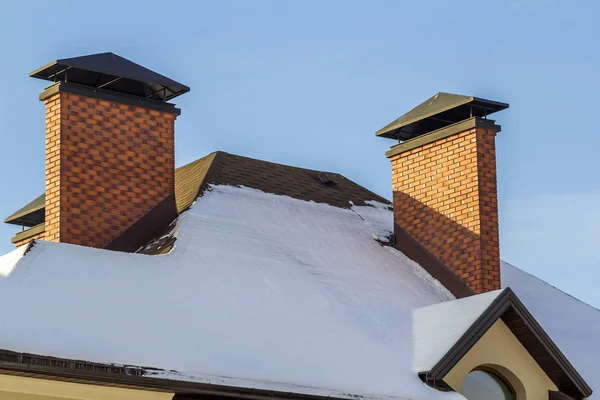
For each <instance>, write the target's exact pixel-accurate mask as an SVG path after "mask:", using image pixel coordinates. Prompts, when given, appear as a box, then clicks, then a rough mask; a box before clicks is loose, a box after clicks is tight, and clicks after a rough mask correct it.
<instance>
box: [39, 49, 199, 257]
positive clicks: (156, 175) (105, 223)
mask: <svg viewBox="0 0 600 400" xmlns="http://www.w3.org/2000/svg"><path fill="white" fill-rule="evenodd" d="M30 76H32V77H35V78H40V79H45V80H49V81H52V82H54V83H53V84H52V85H51V86H49V87H48V88H46V90H44V92H43V93H41V94H40V100H42V101H43V102H44V104H45V106H46V193H45V221H44V224H45V227H44V231H43V233H42V234H41V235H38V236H36V237H41V238H43V239H44V240H49V241H56V242H64V243H72V244H78V245H83V246H89V247H99V248H104V247H106V246H107V245H109V244H110V243H111V242H112V241H113V240H114V239H115V238H117V237H119V236H120V235H122V234H123V233H124V232H125V231H126V230H127V229H128V228H131V227H132V225H134V224H135V223H136V222H138V221H139V220H140V219H141V218H142V217H143V216H144V215H146V214H147V213H148V212H149V211H151V210H153V209H154V208H155V207H157V206H158V205H159V204H161V203H162V202H165V201H168V200H169V199H171V200H172V199H173V198H174V180H175V174H174V169H175V164H174V162H175V161H174V157H175V155H174V139H175V137H174V133H175V132H174V123H175V119H176V118H177V116H178V115H179V114H180V110H179V109H177V108H175V106H174V105H173V104H171V103H168V102H167V101H169V100H171V99H173V98H175V97H177V96H178V95H180V94H183V93H186V92H188V91H189V88H188V87H187V86H184V85H182V84H180V83H178V82H175V81H173V80H171V79H169V78H166V77H164V76H162V75H159V74H157V73H155V72H153V71H150V70H149V69H146V68H144V67H142V66H140V65H138V64H135V63H133V62H131V61H129V60H126V59H124V58H122V57H119V56H117V55H115V54H112V53H103V54H94V55H88V56H83V57H76V58H69V59H63V60H57V61H54V62H52V63H50V64H48V65H46V66H45V67H42V68H40V69H38V70H36V71H34V72H32V73H31V74H30Z"/></svg>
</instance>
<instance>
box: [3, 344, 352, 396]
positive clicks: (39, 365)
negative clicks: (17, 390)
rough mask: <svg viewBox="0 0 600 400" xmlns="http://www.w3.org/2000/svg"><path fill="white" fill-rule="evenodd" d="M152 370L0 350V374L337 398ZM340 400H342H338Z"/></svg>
mask: <svg viewBox="0 0 600 400" xmlns="http://www.w3.org/2000/svg"><path fill="white" fill-rule="evenodd" d="M155 371H156V372H162V371H163V370H157V369H153V368H144V367H138V366H117V365H111V364H100V363H91V362H86V361H78V360H68V359H61V358H55V357H47V356H40V355H34V354H27V353H17V352H13V351H9V350H0V374H6V375H14V376H27V377H31V378H37V379H48V380H53V381H62V382H74V383H82V384H91V385H99V386H112V387H119V388H125V389H136V390H148V391H154V392H166V393H174V394H175V395H176V397H175V398H178V399H179V398H180V397H179V396H192V397H193V396H197V395H204V396H220V397H232V398H243V399H250V400H266V399H294V400H332V399H336V397H331V396H321V395H311V394H300V393H293V392H281V391H273V390H264V389H255V388H244V387H236V386H226V385H215V384H210V383H199V382H190V381H179V380H175V379H165V378H155V377H149V376H148V375H151V374H152V372H155ZM339 399H340V400H341V398H339Z"/></svg>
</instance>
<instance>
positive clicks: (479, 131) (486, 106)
mask: <svg viewBox="0 0 600 400" xmlns="http://www.w3.org/2000/svg"><path fill="white" fill-rule="evenodd" d="M507 107H508V104H504V103H498V102H494V101H489V100H484V99H479V98H476V97H468V96H460V95H454V94H448V93H438V94H436V95H435V96H433V97H432V98H430V99H428V100H427V101H425V102H424V103H422V104H420V105H419V106H417V107H416V108H414V109H413V110H411V111H410V112H408V113H407V114H405V115H403V116H402V117H400V118H399V119H397V120H395V121H394V122H392V123H390V124H389V125H387V126H386V127H384V128H383V129H381V130H380V131H378V132H377V136H381V137H386V138H391V139H395V140H398V141H399V143H398V144H396V145H394V146H392V148H391V149H390V150H389V151H388V152H387V153H386V156H387V157H388V158H389V159H390V161H391V163H392V186H393V192H394V197H393V203H394V221H395V226H396V238H397V241H396V245H397V247H398V248H400V250H403V246H405V245H406V243H403V242H402V240H401V238H403V237H406V236H407V235H406V233H408V235H409V236H410V237H412V239H414V240H416V241H417V242H418V243H420V244H421V245H422V246H424V247H425V248H426V249H427V250H428V251H429V252H431V253H432V254H433V256H435V258H437V259H438V260H439V261H441V262H442V263H443V264H445V266H446V267H447V269H450V270H451V271H452V272H453V273H454V274H455V275H456V276H457V277H459V278H460V279H462V281H463V282H464V283H466V284H467V285H468V286H469V287H470V288H471V289H472V290H473V291H474V292H475V293H484V292H488V291H492V290H496V289H499V288H500V248H499V240H498V197H497V189H496V150H495V136H496V133H498V132H500V126H499V125H496V124H495V123H494V121H492V120H490V119H487V116H488V115H489V114H491V113H493V112H496V111H500V110H503V109H505V108H507ZM399 230H402V232H398V231H399ZM430 272H432V274H433V275H434V276H436V275H440V272H441V271H440V270H439V269H438V270H435V271H430ZM440 278H442V277H438V279H440ZM440 280H441V281H443V279H440Z"/></svg>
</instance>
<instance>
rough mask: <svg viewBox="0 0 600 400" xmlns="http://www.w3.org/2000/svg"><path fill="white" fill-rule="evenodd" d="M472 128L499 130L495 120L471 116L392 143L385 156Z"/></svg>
mask: <svg viewBox="0 0 600 400" xmlns="http://www.w3.org/2000/svg"><path fill="white" fill-rule="evenodd" d="M473 128H484V129H492V130H495V131H496V132H500V130H501V127H500V125H496V124H495V121H493V120H491V119H483V118H478V117H473V118H469V119H467V120H464V121H461V122H457V123H456V124H453V125H449V126H446V127H444V128H442V129H438V130H436V131H433V132H429V133H427V134H425V135H422V136H418V137H416V138H414V139H410V140H407V141H406V142H403V143H400V144H397V145H394V146H392V147H391V149H390V150H388V151H387V152H386V153H385V156H386V157H387V158H390V157H393V156H397V155H398V154H402V153H404V152H407V151H410V150H413V149H416V148H417V147H421V146H424V145H426V144H428V143H433V142H435V141H437V140H440V139H445V138H447V137H450V136H452V135H456V134H457V133H461V132H464V131H466V130H469V129H473Z"/></svg>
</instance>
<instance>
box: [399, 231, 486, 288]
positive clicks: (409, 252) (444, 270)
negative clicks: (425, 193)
mask: <svg viewBox="0 0 600 400" xmlns="http://www.w3.org/2000/svg"><path fill="white" fill-rule="evenodd" d="M394 247H395V248H397V249H398V250H400V251H401V252H402V253H403V254H404V255H405V256H407V257H408V258H410V259H411V260H413V261H415V262H416V263H417V264H419V265H420V266H421V267H423V269H425V271H427V272H428V273H429V274H430V275H431V276H433V277H434V278H435V279H437V280H438V281H440V283H441V284H442V285H444V287H445V288H446V289H448V290H449V291H450V293H452V294H453V295H454V296H455V297H456V298H458V299H460V298H463V297H469V296H472V295H474V294H475V292H474V291H473V289H471V287H470V286H469V285H467V284H466V283H465V282H464V281H463V280H462V279H460V278H459V277H458V276H456V274H455V273H454V272H452V271H451V270H450V268H448V267H447V266H446V265H445V264H444V263H443V262H442V261H440V259H439V258H437V257H436V256H435V255H434V254H433V253H431V252H430V251H429V250H428V249H427V248H426V247H425V246H423V245H422V244H421V243H419V241H417V240H416V239H415V238H413V237H412V236H411V234H410V233H408V232H407V231H406V230H404V229H403V228H402V227H400V225H398V224H394Z"/></svg>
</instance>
